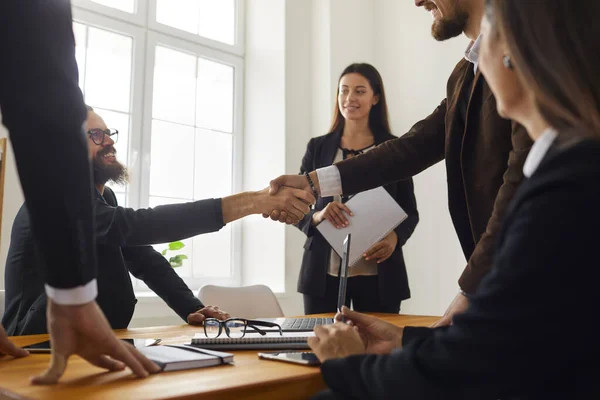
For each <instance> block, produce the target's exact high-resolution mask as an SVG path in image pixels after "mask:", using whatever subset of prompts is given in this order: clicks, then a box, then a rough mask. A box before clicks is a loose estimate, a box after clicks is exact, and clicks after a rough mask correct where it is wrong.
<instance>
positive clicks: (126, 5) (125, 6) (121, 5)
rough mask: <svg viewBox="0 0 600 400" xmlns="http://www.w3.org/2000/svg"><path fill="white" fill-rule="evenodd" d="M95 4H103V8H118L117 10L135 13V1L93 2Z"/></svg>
mask: <svg viewBox="0 0 600 400" xmlns="http://www.w3.org/2000/svg"><path fill="white" fill-rule="evenodd" d="M92 1H93V2H94V3H98V4H102V5H103V6H107V7H112V8H116V9H117V10H121V11H125V12H128V13H132V14H133V13H134V12H135V0H92Z"/></svg>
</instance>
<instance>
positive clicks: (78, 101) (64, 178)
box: [0, 0, 96, 289]
mask: <svg viewBox="0 0 600 400" xmlns="http://www.w3.org/2000/svg"><path fill="white" fill-rule="evenodd" d="M0 60H2V61H1V62H0V108H1V109H2V122H3V124H4V125H5V126H6V127H7V129H8V131H9V133H10V139H11V144H12V147H13V149H14V151H15V160H16V164H17V169H18V171H19V177H20V179H21V186H22V188H23V193H24V194H25V200H26V201H27V203H28V204H29V205H30V208H31V223H32V227H33V233H32V234H33V236H34V237H35V239H36V243H37V245H38V251H39V252H40V255H41V257H40V260H41V261H42V262H40V263H39V268H40V271H41V273H42V274H43V280H45V281H46V282H47V283H48V284H49V285H51V286H52V287H54V288H63V289H68V288H73V287H77V286H81V285H84V284H86V283H88V282H90V281H91V280H92V279H94V278H95V276H96V255H95V250H96V247H95V242H94V229H93V222H94V215H93V208H92V183H91V180H90V173H91V168H90V162H89V159H88V150H87V138H86V135H84V134H83V123H84V122H85V119H86V115H87V112H86V109H85V105H84V103H83V96H82V94H81V90H80V89H79V86H78V84H77V80H78V74H77V63H76V62H75V42H74V38H73V20H72V17H71V4H70V1H68V0H2V1H0ZM49 193H54V196H49V195H48V194H49ZM6 239H8V238H6ZM6 239H5V240H6Z"/></svg>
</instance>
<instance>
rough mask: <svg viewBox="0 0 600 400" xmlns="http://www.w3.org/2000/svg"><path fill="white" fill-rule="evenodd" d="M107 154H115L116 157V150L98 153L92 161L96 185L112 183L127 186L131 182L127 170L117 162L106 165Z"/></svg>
mask: <svg viewBox="0 0 600 400" xmlns="http://www.w3.org/2000/svg"><path fill="white" fill-rule="evenodd" d="M107 153H114V154H115V155H116V151H115V149H114V148H110V147H109V148H105V149H103V150H102V151H100V152H98V154H97V155H96V157H94V160H93V161H92V166H93V169H94V184H96V185H104V184H106V182H108V181H111V182H114V183H115V184H117V185H125V184H126V183H127V182H128V180H129V174H128V172H127V168H126V167H125V166H124V165H123V164H121V163H120V162H118V161H117V160H115V161H113V162H112V163H110V164H106V163H105V162H104V155H106V154H107Z"/></svg>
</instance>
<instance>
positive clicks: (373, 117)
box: [329, 63, 392, 135]
mask: <svg viewBox="0 0 600 400" xmlns="http://www.w3.org/2000/svg"><path fill="white" fill-rule="evenodd" d="M352 73H355V74H360V75H362V76H363V77H364V78H365V79H366V80H368V81H369V85H371V88H372V89H373V94H374V95H375V96H379V101H378V102H377V104H375V105H374V106H373V107H372V108H371V111H370V112H369V128H370V129H371V131H373V134H374V135H378V134H382V133H387V134H391V133H392V130H391V129H390V122H389V119H388V109H387V100H386V98H385V89H384V88H383V79H381V75H380V74H379V71H377V69H376V68H375V67H374V66H372V65H371V64H367V63H355V64H350V65H348V66H347V67H346V68H345V69H344V71H343V72H342V73H341V75H340V77H339V79H338V86H337V87H336V95H335V107H334V110H333V119H332V121H331V127H330V128H329V132H338V131H339V132H342V131H343V129H344V124H345V122H346V119H345V118H344V116H343V115H342V113H341V112H340V107H339V105H338V96H337V94H338V90H339V86H340V81H341V80H342V78H343V77H344V75H348V74H352Z"/></svg>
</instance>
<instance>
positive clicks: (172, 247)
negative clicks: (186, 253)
mask: <svg viewBox="0 0 600 400" xmlns="http://www.w3.org/2000/svg"><path fill="white" fill-rule="evenodd" d="M184 247H185V244H183V243H182V242H172V243H169V250H172V251H176V250H181V249H183V248H184Z"/></svg>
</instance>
